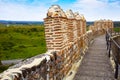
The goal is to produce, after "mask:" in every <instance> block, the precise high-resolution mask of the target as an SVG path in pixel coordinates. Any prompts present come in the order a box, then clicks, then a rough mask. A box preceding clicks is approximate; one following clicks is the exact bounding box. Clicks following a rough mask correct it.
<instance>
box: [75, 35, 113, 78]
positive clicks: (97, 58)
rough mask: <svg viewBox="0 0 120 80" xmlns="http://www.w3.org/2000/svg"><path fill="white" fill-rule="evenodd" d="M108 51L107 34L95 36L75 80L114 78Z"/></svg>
mask: <svg viewBox="0 0 120 80" xmlns="http://www.w3.org/2000/svg"><path fill="white" fill-rule="evenodd" d="M106 52H107V50H106V41H105V36H100V37H98V38H95V40H94V43H93V44H92V45H91V46H90V47H89V50H88V52H87V53H86V54H85V56H84V58H83V61H82V63H81V65H80V67H79V69H78V71H77V73H76V75H75V77H74V79H73V80H114V73H113V69H112V66H111V63H110V59H109V58H108V56H107V54H106Z"/></svg>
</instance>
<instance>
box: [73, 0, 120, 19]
mask: <svg viewBox="0 0 120 80" xmlns="http://www.w3.org/2000/svg"><path fill="white" fill-rule="evenodd" d="M119 5H120V1H118V0H116V1H115V0H114V1H113V0H112V1H111V0H77V1H76V2H75V3H74V4H73V8H72V9H76V10H77V11H79V12H80V13H82V14H84V15H85V17H86V19H87V20H97V19H101V18H102V19H104V18H105V19H112V20H119V19H118V18H119V17H120V15H119V13H120V11H119V10H120V6H119Z"/></svg>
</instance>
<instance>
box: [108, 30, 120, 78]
mask: <svg viewBox="0 0 120 80" xmlns="http://www.w3.org/2000/svg"><path fill="white" fill-rule="evenodd" d="M110 33H111V32H109V30H107V31H106V42H107V50H108V52H109V57H110V51H111V50H112V49H111V41H112V42H113V43H114V44H115V46H116V47H117V48H118V50H119V52H118V53H117V56H115V55H114V54H113V58H114V61H115V78H116V79H117V78H118V66H119V55H120V45H119V44H118V43H117V42H116V41H115V40H114V39H113V38H112V36H111V34H110Z"/></svg>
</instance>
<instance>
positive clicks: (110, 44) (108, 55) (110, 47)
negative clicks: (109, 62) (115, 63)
mask: <svg viewBox="0 0 120 80" xmlns="http://www.w3.org/2000/svg"><path fill="white" fill-rule="evenodd" d="M108 47H109V49H108V50H109V52H108V56H109V58H110V51H111V40H110V37H109V46H108Z"/></svg>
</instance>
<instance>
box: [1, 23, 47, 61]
mask: <svg viewBox="0 0 120 80" xmlns="http://www.w3.org/2000/svg"><path fill="white" fill-rule="evenodd" d="M44 35H45V34H44V26H43V25H9V27H4V25H2V24H1V25H0V59H1V60H9V59H20V58H22V59H25V58H29V57H32V56H35V55H37V54H41V53H44V52H46V44H45V36H44Z"/></svg>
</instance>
